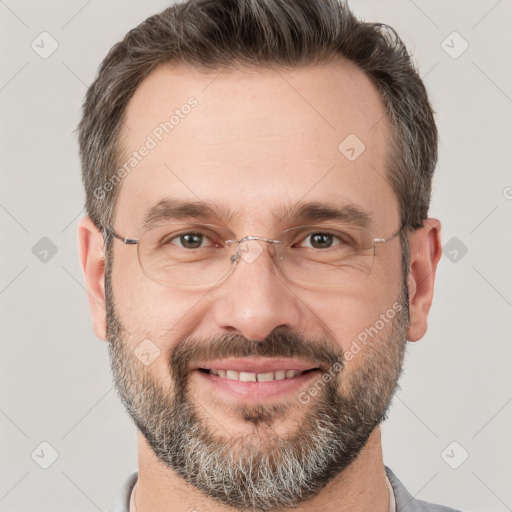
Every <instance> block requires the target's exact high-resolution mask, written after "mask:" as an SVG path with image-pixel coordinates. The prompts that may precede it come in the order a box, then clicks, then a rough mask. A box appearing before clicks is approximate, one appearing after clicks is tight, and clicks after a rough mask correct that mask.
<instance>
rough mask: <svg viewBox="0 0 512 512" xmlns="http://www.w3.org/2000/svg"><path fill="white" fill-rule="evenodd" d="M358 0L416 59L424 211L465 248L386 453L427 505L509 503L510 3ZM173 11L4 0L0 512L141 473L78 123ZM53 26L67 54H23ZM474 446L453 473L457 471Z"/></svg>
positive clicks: (84, 505)
mask: <svg viewBox="0 0 512 512" xmlns="http://www.w3.org/2000/svg"><path fill="white" fill-rule="evenodd" d="M350 3H351V6H352V8H353V9H354V10H355V12H356V13H357V14H359V15H361V16H363V17H364V18H366V19H368V20H374V21H383V22H386V23H389V24H391V25H393V26H394V27H395V28H396V29H397V30H398V32H399V33H400V35H401V36H402V37H403V39H404V40H405V42H406V43H407V44H408V46H409V48H410V51H411V52H412V53H413V54H414V56H415V61H416V62H417V65H418V67H419V69H420V72H421V74H422V76H424V79H425V82H426V85H427V88H428V90H429V92H430V95H431V99H432V103H433V106H434V109H435V110H436V112H437V120H438V125H439V130H440V136H441V144H440V160H439V165H438V169H437V174H436V177H435V182H434V198H433V204H432V208H431V216H433V217H437V218H439V219H440V220H441V221H442V224H443V244H446V243H447V242H449V241H450V240H451V239H452V238H453V237H455V238H456V240H452V241H451V244H455V245H453V246H452V245H449V246H448V247H447V248H446V251H445V252H446V254H445V255H444V256H443V258H442V260H441V262H440V266H439V268H438V275H437V282H436V289H435V299H434V303H433V306H432V311H431V315H430V324H429V331H428V334H427V335H426V336H425V337H424V338H423V339H422V340H421V341H420V342H417V343H409V344H408V355H407V358H406V368H405V372H406V374H405V376H404V377H403V379H402V380H401V390H400V391H399V392H398V394H397V395H396V397H395V399H394V402H393V405H392V409H391V412H390V418H389V419H388V420H387V421H386V422H385V424H384V425H383V445H384V460H385V463H386V465H388V466H389V467H391V469H393V471H394V472H395V473H396V474H397V476H398V477H399V478H400V479H401V480H402V482H403V483H404V484H405V485H406V487H407V488H408V489H409V490H410V491H411V493H412V494H414V495H415V496H417V497H418V498H420V499H425V500H428V501H433V502H438V503H444V504H447V505H451V506H453V507H456V508H460V509H462V510H467V511H474V512H476V511H487V512H489V511H496V512H504V511H507V510H512V486H511V485H510V484H511V481H512V480H511V476H512V475H511V473H512V472H511V461H512V440H511V435H510V434H511V432H512V428H511V427H512V403H511V401H512V389H511V388H512V386H511V377H510V362H511V360H512V344H511V334H510V320H511V317H512V315H511V313H512V271H511V264H510V262H511V261H512V237H511V233H512V230H511V227H512V226H511V224H512V222H511V220H512V175H511V172H510V169H511V160H512V158H511V152H510V145H511V141H512V137H511V135H512V134H511V131H512V128H511V122H510V121H511V113H512V83H511V82H512V72H511V66H510V48H511V47H512V31H511V30H510V26H511V22H512V2H511V1H510V0H500V1H496V0H482V1H467V0H457V1H455V0H453V1H449V2H447V1H439V0H435V1H426V0H415V1H412V0H393V1H386V2H382V1H378V0H352V1H351V2H350ZM167 5H169V2H168V1H164V0H147V1H144V2H143V1H135V0H129V1H128V0H109V1H100V0H89V1H86V0H68V1H49V0H0V16H1V29H0V37H1V40H2V41H1V42H2V55H3V58H2V66H1V70H0V106H1V117H0V119H1V136H0V147H1V176H2V185H1V190H0V224H1V228H2V244H1V245H2V249H1V252H0V254H1V277H0V303H1V323H0V326H1V327H0V328H1V343H2V345H1V355H0V369H1V381H0V432H1V452H0V461H1V472H0V510H2V511H4V512H5V511H13V512H14V511H16V512H17V511H35V510H38V511H40V512H43V511H52V512H57V511H70V510H73V511H76V512H79V511H80V512H81V511H84V512H89V511H90V512H94V511H95V510H107V509H108V507H109V506H110V504H111V502H112V500H113V498H114V497H115V495H116V494H117V493H118V491H119V489H120V486H121V485H122V483H123V481H124V480H125V478H126V477H127V475H128V474H129V473H130V472H131V471H132V470H134V469H136V464H137V461H136V446H135V427H134V426H132V424H131V423H130V421H129V420H128V418H127V416H126V415H125V413H124V409H123V408H122V406H121V404H120V403H119V402H118V400H117V398H116V395H115V391H114V390H113V388H112V381H111V377H110V373H109V368H108V359H107V355H106V346H105V344H104V343H103V342H101V341H98V340H97V339H96V338H95V336H94V334H93V331H92V328H91V322H90V318H89V311H88V303H87V297H86V292H85V290H84V284H83V278H82V273H81V269H80V267H79V264H78V256H77V248H76V228H77V223H78V219H79V217H80V216H81V215H82V214H83V212H82V204H83V199H84V194H83V191H82V188H81V181H80V168H79V161H78V157H77V142H76V136H75V134H74V133H73V130H74V129H75V127H76V124H77V123H78V121H79V118H80V107H81V103H82V100H83V96H84V94H85V91H86V87H87V85H88V84H90V83H91V81H92V80H93V77H94V76H95V73H96V69H97V66H98V65H99V63H100V61H101V60H102V58H103V57H104V56H105V54H106V52H107V51H108V49H109V48H110V47H111V46H112V45H113V44H114V43H115V42H117V41H118V40H119V39H120V38H122V36H123V35H124V34H125V32H126V31H127V30H129V29H130V28H132V27H133V26H135V25H136V24H138V23H139V22H141V21H142V20H143V19H145V18H146V17H147V16H149V15H151V14H153V13H155V12H158V11H160V10H162V9H163V8H165V7H166V6H167ZM43 31H47V32H49V33H50V34H51V36H52V37H53V38H54V39H55V40H56V41H57V42H58V45H59V47H58V49H57V50H56V51H55V52H54V53H53V54H52V55H51V56H49V57H48V58H46V59H43V58H41V57H40V55H39V54H38V53H36V52H35V51H34V50H33V49H32V48H31V42H32V41H33V40H36V43H37V42H38V41H40V39H41V37H39V34H40V33H41V32H43ZM453 31H456V32H458V33H459V34H460V36H461V37H462V38H463V39H464V40H465V41H467V43H468V44H469V47H468V49H467V50H466V51H465V52H464V53H462V55H460V56H459V57H458V58H453V56H454V55H455V54H456V53H458V51H460V50H461V49H462V48H463V46H462V45H463V44H464V43H463V40H462V39H460V38H459V36H457V35H456V36H451V37H450V38H448V39H446V38H447V36H449V35H450V34H451V33H452V32H453ZM445 40H446V41H445ZM443 41H445V43H442V42H443ZM39 45H40V46H42V43H40V42H39ZM442 45H443V46H444V48H443V46H442ZM45 48H46V50H48V48H49V42H48V40H46V43H45ZM445 50H447V51H448V53H447V51H445ZM41 51H42V50H41ZM450 52H451V54H452V56H450V55H449V53H450ZM42 237H47V238H49V239H50V240H51V241H52V242H53V244H55V246H56V247H57V249H58V252H57V253H56V254H55V255H54V256H52V257H50V255H51V253H50V254H49V255H48V256H47V260H48V261H46V262H42V261H40V259H39V258H38V257H36V255H35V254H33V252H32V248H33V246H34V245H35V244H36V243H37V242H38V241H39V240H40V239H41V238H42ZM461 244H464V246H466V247H467V253H466V254H463V251H462V250H461V247H462V246H461ZM453 250H456V251H458V252H457V253H454V252H453ZM450 253H451V254H450ZM40 256H42V255H40ZM455 256H456V259H455V261H452V260H453V259H454V257H455ZM43 441H45V442H47V443H49V444H50V445H51V446H52V447H53V449H55V450H56V451H57V452H58V458H57V459H56V461H55V462H54V463H53V464H52V465H51V466H50V467H49V468H48V469H42V468H41V467H40V466H39V465H38V463H39V464H42V463H44V462H46V463H48V462H50V461H51V459H50V457H51V449H49V448H48V447H47V446H45V445H43V446H42V447H41V446H40V443H41V442H43ZM454 441H455V442H456V443H458V444H456V445H451V443H452V442H454ZM449 445H451V446H450V447H449V448H448V450H446V448H447V447H448V446H449ZM34 450H35V452H34ZM33 452H34V455H33V458H31V454H32V453H33ZM465 452H467V453H468V454H469V457H468V459H467V460H466V461H465V462H464V463H462V465H460V466H459V467H458V469H452V467H450V465H449V464H448V463H447V461H449V462H450V463H451V464H452V465H458V464H460V462H461V461H462V460H463V456H464V453H465ZM443 454H444V455H443ZM35 461H37V462H38V463H36V462H35Z"/></svg>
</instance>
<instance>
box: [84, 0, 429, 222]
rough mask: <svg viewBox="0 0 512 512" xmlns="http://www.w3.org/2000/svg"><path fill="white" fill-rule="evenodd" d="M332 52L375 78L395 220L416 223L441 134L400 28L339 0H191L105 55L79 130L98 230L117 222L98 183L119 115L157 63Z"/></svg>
mask: <svg viewBox="0 0 512 512" xmlns="http://www.w3.org/2000/svg"><path fill="white" fill-rule="evenodd" d="M336 57H341V58H344V59H347V60H349V61H351V62H352V63H354V64H355V65H356V66H357V67H358V68H359V69H361V70H362V71H363V72H364V73H365V74H366V75H367V76H368V77H369V78H370V79H371V80H372V82H373V83H374V84H375V85H376V87H377V89H378V91H379V93H380V95H381V98H382V101H383V104H384V106H385V108H386V111H387V114H388V118H389V122H390V125H391V127H392V137H391V138H392V144H390V147H389V148H388V162H387V167H388V169H387V173H388V178H389V180H390V183H391V185H392V187H393V189H394V191H395V194H396V196H397V199H398V203H399V208H400V217H401V221H402V223H403V224H406V225H407V226H408V227H410V228H413V229H416V228H419V227H422V226H423V222H422V221H423V220H424V219H426V218H427V214H428V208H429V204H430V196H431V188H432V177H433V173H434V169H435V165H436V162H437V137H438V136H437V129H436V125H435V121H434V115H433V111H432V108H431V106H430V104H429V100H428V97H427V92H426V90H425V86H424V84H423V82H422V80H421V78H420V76H419V75H418V72H417V70H416V68H415V67H414V65H413V63H412V62H411V59H410V56H409V54H408V52H407V49H406V47H405V45H404V44H403V42H402V41H401V40H400V38H399V36H398V34H397V33H396V31H395V30H394V29H393V28H392V27H390V26H388V25H385V24H382V23H370V22H364V21H360V20H358V19H357V18H356V17H355V16H354V15H353V14H352V13H351V11H350V10H349V8H348V6H347V5H346V3H345V2H344V1H343V0H187V1H185V2H181V3H177V4H175V5H173V6H171V7H169V8H168V9H166V10H164V11H163V12H161V13H160V14H157V15H154V16H151V17H150V18H148V19H147V20H146V21H144V22H143V23H141V24H140V25H139V26H137V27H136V28H134V29H133V30H131V31H130V32H128V34H127V35H126V36H125V38H124V39H123V40H122V41H120V42H119V43H117V44H116V45H114V46H113V48H112V49H111V50H110V52H109V53H108V55H107V56H106V58H105V59H104V60H103V62H102V64H101V66H100V68H99V72H98V76H97V78H96V80H95V81H94V83H93V84H92V85H91V87H90V88H89V90H88V91H87V96H86V99H85V102H84V105H83V117H82V120H81V121H80V124H79V127H78V130H79V144H80V156H81V161H82V179H83V183H84V187H85V193H86V202H85V207H86V211H87V213H88V215H89V216H90V217H91V219H92V220H93V222H94V223H95V225H96V226H97V227H98V228H99V229H100V230H102V231H103V229H104V227H105V226H108V225H111V223H112V222H113V220H114V219H113V212H114V208H115V203H116V198H117V191H118V189H119V187H115V186H114V187H108V190H107V187H105V186H104V184H105V183H106V182H111V180H112V177H113V176H114V173H115V172H116V169H117V167H118V166H119V160H120V148H119V134H120V131H121V125H122V122H123V115H124V112H125V109H126V105H127V104H128V102H129V100H130V98H131V97H132V95H133V93H134V91H135V90H136V89H137V87H138V86H139V85H140V83H141V82H142V81H143V80H144V78H145V77H146V76H147V75H148V74H149V73H150V72H151V71H152V70H154V69H155V68H156V67H157V66H159V65H160V64H164V63H176V64H180V63H185V64H189V65H193V66H195V67H196V68H198V69H199V70H203V71H214V70H218V69H220V68H230V67H235V66H237V65H249V66H256V67H260V68H268V67H272V66H277V67H283V68H284V67H287V68H293V67H296V66H303V65H307V64H313V63H322V62H328V61H330V60H332V59H333V58H336ZM98 191H101V194H98Z"/></svg>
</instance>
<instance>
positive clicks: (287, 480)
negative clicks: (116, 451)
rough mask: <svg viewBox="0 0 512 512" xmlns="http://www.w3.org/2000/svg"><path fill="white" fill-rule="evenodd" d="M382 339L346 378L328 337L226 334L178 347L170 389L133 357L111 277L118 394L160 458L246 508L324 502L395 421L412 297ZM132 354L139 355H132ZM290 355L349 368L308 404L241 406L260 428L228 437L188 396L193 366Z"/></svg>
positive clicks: (110, 331)
mask: <svg viewBox="0 0 512 512" xmlns="http://www.w3.org/2000/svg"><path fill="white" fill-rule="evenodd" d="M398 303H399V304H400V305H401V306H402V307H401V309H400V310H399V311H398V312H397V313H396V315H395V317H394V318H393V320H391V321H390V324H391V328H390V329H389V330H388V333H387V334H386V333H381V335H380V336H378V337H377V338H376V339H375V340H373V339H372V340H371V341H370V342H369V343H368V344H367V345H365V346H364V347H363V348H362V350H361V351H360V352H359V353H358V354H355V355H354V359H356V358H360V359H359V361H357V370H354V369H353V368H351V371H350V372H344V371H343V369H344V368H345V366H346V358H345V354H344V353H343V351H342V350H341V349H340V348H339V347H338V348H336V345H335V344H334V343H333V340H329V339H325V338H323V339H319V340H317V339H315V340H311V339H307V338H305V337H303V336H302V335H300V334H298V333H294V332H291V331H289V330H282V329H276V330H274V331H273V332H272V333H271V334H270V335H269V336H268V337H267V338H265V339H264V340H261V341H254V340H247V339H246V338H244V337H243V336H238V335H225V336H219V337H216V338H212V339H208V340H205V339H199V338H192V337H189V338H186V339H183V340H180V342H179V343H177V344H176V345H175V349H174V350H173V352H172V354H171V356H170V361H169V364H168V369H169V372H170V376H171V378H172V387H170V388H169V389H164V388H163V386H162V384H161V383H159V382H158V380H157V379H155V377H154V376H153V375H152V373H151V372H150V371H148V370H149V368H150V367H145V366H144V365H143V364H141V362H140V361H139V360H138V359H137V358H136V357H135V356H134V353H133V348H134V347H135V345H136V343H137V342H136V341H135V340H134V339H132V338H133V335H130V334H128V332H127V330H126V329H125V328H124V326H123V325H122V323H121V322H120V320H119V318H118V315H117V313H116V311H115V305H114V300H113V295H112V289H111V286H110V277H109V271H108V269H107V276H106V310H107V336H108V339H109V344H108V347H109V357H110V363H111V369H112V373H113V377H114V382H115V386H116V389H117V392H118V394H119V396H120V399H121V401H122V402H123V404H124V406H125V408H126V410H127V412H128V414H129V415H130V417H131V418H132V420H133V421H134V423H135V425H136V426H137V428H138V429H139V431H140V432H141V433H142V434H143V435H144V437H145V439H146V441H147V443H148V445H149V446H150V447H151V449H152V450H153V451H154V453H155V455H156V456H157V457H158V459H159V460H160V461H161V462H162V464H164V465H165V466H167V467H168V468H170V469H172V470H173V471H174V472H175V473H176V474H178V475H179V476H180V477H182V478H183V479H184V480H185V481H187V482H188V483H190V484H192V485H193V486H195V487H196V488H197V489H198V490H199V491H201V492H202V493H203V494H204V495H206V496H207V497H209V498H212V499H214V500H216V501H217V502H219V503H222V504H224V505H225V506H228V507H232V508H234V509H238V510H250V511H263V512H267V511H271V510H275V509H280V508H285V507H296V506H297V505H299V504H301V503H303V502H305V501H306V500H308V499H311V498H312V497H314V496H316V495H317V494H318V493H319V492H320V491H321V490H322V489H323V488H324V487H325V486H326V485H327V484H328V482H329V481H331V480H332V479H333V478H334V477H335V476H336V475H338V474H340V473H341V472H342V471H344V470H345V469H346V468H347V467H348V466H349V465H350V464H351V463H352V462H353V461H354V460H355V459H356V458H357V456H358V455H359V453H360V452H361V450H362V449H363V448H364V446H365V444H366V442H367V441H368V438H369V437H370V434H371V433H372V432H373V430H374V429H375V427H377V426H378V425H379V424H380V423H381V422H382V421H384V420H385V419H386V418H387V411H388V409H389V406H390V404H391V400H392V397H393V395H394V393H395V391H396V389H397V388H399V385H398V380H399V378H400V376H401V374H402V366H403V359H404V353H405V348H406V342H407V328H408V324H409V311H408V296H407V290H406V289H405V288H404V289H403V290H402V294H401V296H400V298H399V300H398ZM130 347H131V348H130ZM251 355H252V356H261V357H284V358H300V359H304V360H314V361H316V362H317V363H318V366H319V367H320V368H322V370H323V371H328V370H329V369H332V368H333V367H334V365H335V363H336V362H338V363H339V364H341V370H340V371H339V373H338V372H336V375H335V378H332V379H331V380H329V381H328V382H326V383H325V385H323V384H324V382H323V381H322V378H321V376H319V377H318V380H316V381H315V382H320V381H322V382H321V384H322V385H321V386H317V387H319V388H320V389H319V392H318V394H317V395H316V396H314V397H311V400H310V401H309V402H308V404H307V405H303V404H301V403H300V402H299V400H297V401H296V402H294V403H293V404H290V403H289V402H286V403H283V404H279V405H271V406H266V405H262V404H259V405H253V406H248V405H246V406H244V405H241V406H237V407H233V408H232V412H233V415H234V417H237V419H238V421H240V420H242V421H244V422H245V423H246V425H252V427H253V428H252V430H251V433H249V434H243V435H242V434H241V435H239V436H233V435H231V436H229V437H228V438H226V437H223V436H222V435H221V434H218V433H216V432H214V431H212V429H211V428H210V427H209V426H208V424H207V422H206V421H205V420H204V419H203V418H201V416H200V414H198V413H199V412H200V410H201V407H200V404H198V402H197V400H196V398H195V397H194V396H193V395H192V394H191V392H190V389H189V375H190V368H191V365H193V363H194V362H197V361H201V360H204V361H206V360H211V359H218V358H225V357H249V356H251ZM299 407H305V408H306V409H305V411H304V413H303V419H302V420H301V422H300V425H299V426H298V427H297V428H296V429H295V430H294V431H292V432H291V433H290V434H289V435H287V436H280V435H278V434H277V433H276V430H275V429H276V426H278V424H279V423H280V422H282V421H285V420H286V415H287V413H288V412H289V411H290V410H291V409H293V408H299Z"/></svg>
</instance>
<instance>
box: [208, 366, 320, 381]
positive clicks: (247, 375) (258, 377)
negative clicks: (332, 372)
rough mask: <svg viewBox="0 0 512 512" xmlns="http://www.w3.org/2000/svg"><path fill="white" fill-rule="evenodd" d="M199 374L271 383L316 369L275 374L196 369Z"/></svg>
mask: <svg viewBox="0 0 512 512" xmlns="http://www.w3.org/2000/svg"><path fill="white" fill-rule="evenodd" d="M198 370H199V371H200V372H203V373H207V374H208V375H215V376H217V377H220V378H221V379H227V380H237V381H240V382H271V381H274V380H285V379H293V378H294V377H297V376H299V375H303V374H305V373H308V372H314V371H315V370H318V368H310V369H309V370H302V371H301V370H277V371H275V372H262V373H254V372H239V371H236V370H226V369H218V370H217V369H214V368H210V369H208V368H198Z"/></svg>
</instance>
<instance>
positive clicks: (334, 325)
mask: <svg viewBox="0 0 512 512" xmlns="http://www.w3.org/2000/svg"><path fill="white" fill-rule="evenodd" d="M400 258H401V256H400V254H398V255H397V254H396V253H395V254H393V255H391V256H390V257H389V258H388V259H381V261H380V262H379V266H376V267H375V268H374V270H373V271H372V274H370V275H369V276H368V278H366V279H365V281H363V282H362V283H358V284H355V285H350V286H346V287H345V288H344V289H340V290H337V291H333V292H330V293H323V294H322V296H321V297H317V298H315V300H314V301H312V302H310V304H315V307H314V308H313V311H314V312H315V314H316V316H317V318H318V319H319V320H320V322H321V324H322V325H324V326H326V327H327V334H328V335H329V336H334V337H335V340H336V341H337V343H338V345H339V346H340V347H341V348H342V349H343V350H344V351H347V350H350V349H351V347H352V346H353V343H354V341H356V340H358V339H359V340H360V339H364V338H365V333H368V331H371V332H372V333H374V332H375V331H374V329H372V327H373V328H374V327H375V326H377V330H378V333H377V334H376V335H375V338H377V337H379V336H382V335H386V334H385V333H387V332H388V330H389V328H390V326H391V322H390V321H388V322H386V321H384V324H383V323H382V319H381V315H384V316H385V317H386V319H388V320H389V318H390V315H393V313H394V311H395V310H396V308H397V307H398V300H399V298H400V294H401V291H402V270H401V259H400Z"/></svg>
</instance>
